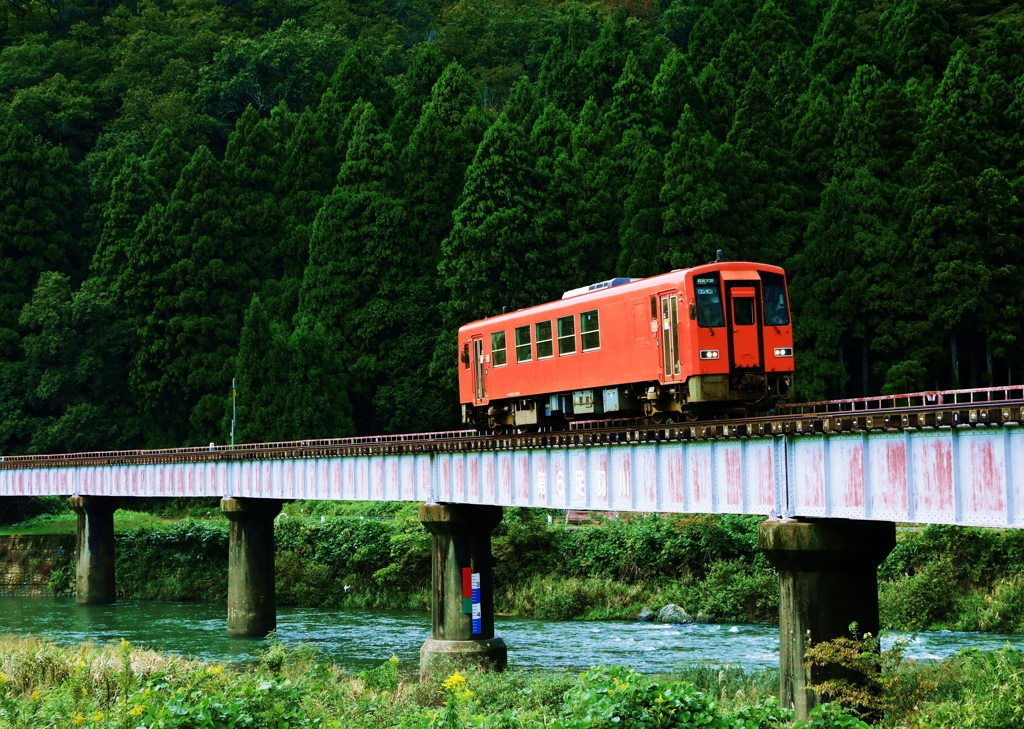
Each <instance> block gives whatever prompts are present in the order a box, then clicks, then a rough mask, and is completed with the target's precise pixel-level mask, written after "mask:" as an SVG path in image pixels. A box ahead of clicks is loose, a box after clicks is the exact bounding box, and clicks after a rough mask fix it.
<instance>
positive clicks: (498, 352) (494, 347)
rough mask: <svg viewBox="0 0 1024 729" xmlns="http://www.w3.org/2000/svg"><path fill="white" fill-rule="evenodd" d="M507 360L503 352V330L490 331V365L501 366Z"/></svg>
mask: <svg viewBox="0 0 1024 729" xmlns="http://www.w3.org/2000/svg"><path fill="white" fill-rule="evenodd" d="M506 362H508V355H507V354H506V352H505V330H504V329H503V330H502V331H500V332H492V333H491V365H492V366H494V367H501V366H502V365H503V364H505V363H506Z"/></svg>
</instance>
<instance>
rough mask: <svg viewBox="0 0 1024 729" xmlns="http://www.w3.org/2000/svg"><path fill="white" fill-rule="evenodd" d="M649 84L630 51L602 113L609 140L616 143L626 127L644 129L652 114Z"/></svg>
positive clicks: (648, 124) (652, 105) (647, 125)
mask: <svg viewBox="0 0 1024 729" xmlns="http://www.w3.org/2000/svg"><path fill="white" fill-rule="evenodd" d="M653 107H654V104H653V98H652V96H651V84H650V82H649V81H648V80H647V79H646V78H645V77H644V74H643V71H641V70H640V64H639V62H638V61H637V59H636V56H635V55H634V54H633V53H630V54H629V56H627V58H626V65H625V66H624V67H623V69H622V75H621V76H619V80H618V81H617V82H616V83H615V86H614V87H613V88H612V99H611V104H610V105H609V109H608V113H607V114H606V115H605V117H606V120H607V124H608V129H609V132H610V133H611V135H612V139H613V140H615V142H618V141H620V140H621V139H622V135H623V134H624V133H625V131H626V130H627V129H632V128H634V127H637V128H641V129H644V130H646V129H647V128H648V127H649V126H650V123H651V118H652V117H653V116H654V114H653V111H654V108H653Z"/></svg>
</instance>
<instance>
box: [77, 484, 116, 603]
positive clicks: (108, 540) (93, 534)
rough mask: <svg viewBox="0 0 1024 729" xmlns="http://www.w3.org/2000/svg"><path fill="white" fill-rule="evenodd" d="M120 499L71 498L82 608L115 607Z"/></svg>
mask: <svg viewBox="0 0 1024 729" xmlns="http://www.w3.org/2000/svg"><path fill="white" fill-rule="evenodd" d="M117 505H118V500H117V498H115V497H111V496H72V497H70V498H69V499H68V506H69V507H71V509H72V511H74V512H75V513H76V514H78V540H77V552H78V554H77V560H76V564H75V602H76V603H78V604H79V605H112V604H113V603H114V602H116V601H117V592H116V590H115V584H114V512H115V511H116V510H117Z"/></svg>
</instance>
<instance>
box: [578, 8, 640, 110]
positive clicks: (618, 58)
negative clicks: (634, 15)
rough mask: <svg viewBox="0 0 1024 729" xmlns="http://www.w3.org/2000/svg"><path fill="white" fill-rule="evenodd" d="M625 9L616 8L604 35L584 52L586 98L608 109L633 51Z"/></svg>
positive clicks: (606, 24)
mask: <svg viewBox="0 0 1024 729" xmlns="http://www.w3.org/2000/svg"><path fill="white" fill-rule="evenodd" d="M628 17H629V15H628V12H627V11H626V9H625V8H622V7H620V8H618V9H616V10H615V11H613V12H612V13H611V14H610V15H609V16H608V18H607V19H606V20H605V22H604V24H603V25H602V26H601V34H600V35H599V36H598V38H597V40H596V41H594V42H593V43H591V44H590V45H588V46H587V47H586V49H584V50H583V52H582V53H580V61H579V67H580V70H581V72H582V76H583V78H584V79H585V83H584V85H583V93H584V96H583V98H585V99H590V98H593V99H594V100H595V101H596V102H597V105H598V107H600V108H602V109H603V108H604V107H605V104H606V102H607V101H608V100H609V99H610V98H611V96H612V88H613V87H614V86H615V83H616V82H617V81H618V80H619V77H620V76H621V75H622V68H623V66H625V64H626V58H627V56H628V54H629V50H630V49H629V38H628V37H627V35H628V29H627V25H626V20H627V18H628Z"/></svg>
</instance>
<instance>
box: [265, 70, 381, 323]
mask: <svg viewBox="0 0 1024 729" xmlns="http://www.w3.org/2000/svg"><path fill="white" fill-rule="evenodd" d="M361 112H362V107H361V105H358V104H357V105H355V106H352V107H350V108H349V109H348V110H347V111H346V110H345V105H344V104H343V103H342V102H341V101H340V100H339V98H338V95H337V94H336V93H335V91H334V90H333V89H328V90H327V91H325V92H324V94H323V96H322V97H321V99H320V104H319V105H318V106H317V108H316V110H315V111H314V110H312V109H310V108H308V107H307V108H306V109H305V110H304V111H303V113H302V115H301V116H300V117H299V120H298V122H297V123H296V126H295V131H294V132H292V135H291V137H289V139H288V142H287V145H286V147H285V156H286V160H285V162H284V165H283V170H282V173H281V175H280V178H279V180H278V183H277V186H276V188H275V190H276V196H277V198H278V200H280V205H281V215H282V217H283V221H284V222H283V227H284V238H283V239H282V249H283V250H284V251H285V256H284V271H285V274H284V276H285V282H287V286H286V288H287V289H288V292H287V296H288V297H289V298H294V300H295V301H296V305H297V300H298V299H297V297H298V284H299V283H300V282H301V280H302V276H303V271H304V270H305V267H306V261H307V260H308V257H309V238H310V233H311V229H312V225H313V219H314V218H315V217H316V213H317V211H318V210H320V208H321V206H322V205H323V202H324V199H325V198H326V197H327V196H328V195H329V194H330V193H331V191H332V190H333V189H334V186H335V184H336V182H337V179H338V171H339V170H340V169H341V164H342V162H344V160H345V153H346V151H347V150H348V143H349V140H350V138H351V136H352V129H353V128H354V127H355V124H356V121H357V120H358V118H359V116H360V114H361ZM283 288H285V286H283ZM282 295H285V292H282ZM280 316H281V317H282V318H284V319H287V318H288V316H287V314H286V311H284V310H282V311H281V312H280Z"/></svg>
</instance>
